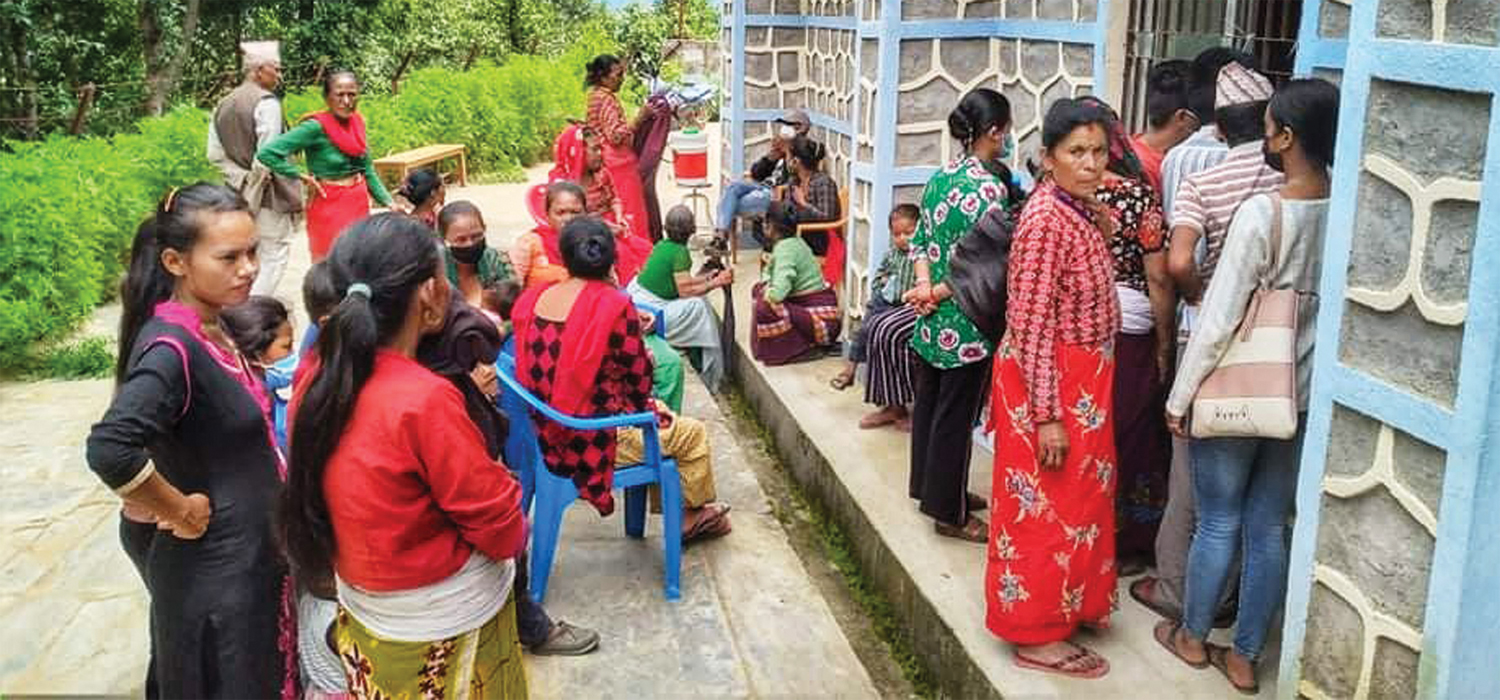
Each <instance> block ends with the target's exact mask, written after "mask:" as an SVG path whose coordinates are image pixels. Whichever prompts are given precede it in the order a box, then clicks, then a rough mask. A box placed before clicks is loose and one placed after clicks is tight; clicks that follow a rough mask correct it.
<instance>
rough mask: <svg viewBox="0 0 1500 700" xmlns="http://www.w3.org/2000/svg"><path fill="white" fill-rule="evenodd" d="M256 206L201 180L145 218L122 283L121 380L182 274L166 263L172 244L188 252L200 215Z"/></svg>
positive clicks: (118, 359)
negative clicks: (146, 328)
mask: <svg viewBox="0 0 1500 700" xmlns="http://www.w3.org/2000/svg"><path fill="white" fill-rule="evenodd" d="M249 210H250V207H249V206H248V205H247V204H245V200H244V198H243V197H241V196H240V195H239V194H238V193H236V192H235V191H234V190H231V189H229V188H228V187H224V186H223V185H211V184H209V183H207V182H198V183H195V184H192V185H189V186H187V187H184V188H182V189H180V190H179V189H173V190H172V191H171V192H169V193H167V196H165V197H163V198H162V200H161V202H160V203H158V204H157V206H156V211H155V212H153V213H152V214H151V217H150V218H148V219H146V220H145V221H143V222H141V225H140V227H139V228H137V229H136V231H135V240H134V241H133V242H132V243H131V246H130V266H129V267H128V268H127V270H126V273H125V279H124V280H123V281H121V282H120V305H121V311H120V334H119V337H118V338H117V340H118V346H117V351H118V354H117V355H116V357H115V384H116V386H118V385H119V384H120V383H121V382H124V381H125V375H126V374H127V373H129V371H130V358H131V354H132V351H133V350H134V349H135V341H136V336H138V335H140V332H141V327H142V326H145V325H146V321H148V320H150V318H151V316H152V315H153V314H155V313H156V305H157V304H160V303H162V302H164V301H166V300H168V299H171V298H172V292H173V291H174V290H175V289H176V288H177V278H176V277H173V276H172V274H171V273H170V272H167V268H166V267H165V266H163V265H162V262H161V254H162V253H163V252H165V251H166V250H168V249H172V250H176V251H178V252H180V253H187V252H188V251H190V250H192V249H193V246H194V245H195V244H197V242H198V236H199V234H200V233H202V230H201V229H202V227H203V221H202V218H201V217H200V216H199V214H204V213H227V212H236V211H243V212H248V211H249Z"/></svg>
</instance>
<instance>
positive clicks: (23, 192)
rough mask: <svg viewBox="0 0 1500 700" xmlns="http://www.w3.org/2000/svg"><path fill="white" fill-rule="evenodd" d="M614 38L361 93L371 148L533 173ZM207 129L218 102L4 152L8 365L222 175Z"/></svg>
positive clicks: (314, 102) (90, 302)
mask: <svg viewBox="0 0 1500 700" xmlns="http://www.w3.org/2000/svg"><path fill="white" fill-rule="evenodd" d="M606 48H607V46H605V45H603V44H602V40H600V39H598V38H597V37H595V38H594V39H593V40H588V41H582V42H579V43H578V44H576V45H575V46H574V47H573V48H572V49H570V50H569V51H568V52H567V53H566V54H564V55H563V56H559V57H553V58H543V57H535V56H516V57H513V58H511V59H509V60H507V61H506V62H505V64H504V65H500V66H495V65H481V66H478V67H476V68H474V69H473V70H470V71H468V72H457V71H452V70H444V69H440V68H429V69H424V70H420V71H417V72H416V73H414V74H412V75H411V76H410V77H409V78H408V79H407V80H405V81H404V82H403V83H402V86H401V93H400V95H399V96H389V95H380V96H371V97H368V98H366V99H365V100H362V101H361V104H360V111H361V112H363V113H364V114H365V119H366V122H367V127H368V130H369V134H370V144H371V151H372V152H373V153H375V154H376V155H377V156H382V155H387V154H389V153H393V152H396V151H401V150H405V149H409V148H414V147H417V146H421V145H426V144H432V143H444V142H446V143H463V144H466V145H467V146H468V147H469V154H470V155H469V163H470V166H469V167H470V170H471V171H472V172H499V173H501V174H502V175H507V176H510V177H516V176H519V175H520V172H521V168H522V167H523V166H525V165H528V164H531V163H534V162H536V161H537V160H538V159H541V158H544V157H546V156H547V155H548V151H549V149H550V147H551V143H552V139H553V137H554V135H555V134H556V133H557V132H558V131H559V130H560V129H561V128H562V126H563V124H564V123H565V122H566V120H567V118H568V117H580V118H581V117H582V116H583V112H584V89H583V66H584V64H585V63H586V61H587V60H588V58H589V57H590V56H592V55H593V53H594V52H596V51H600V50H603V49H606ZM320 108H322V97H321V95H319V94H318V93H317V91H316V90H308V91H303V92H300V93H295V94H292V95H289V96H288V98H287V101H286V110H287V113H288V115H290V116H291V117H292V118H293V119H295V118H296V117H298V116H300V115H302V114H305V113H307V112H310V111H313V110H316V109H320ZM207 129H208V114H207V112H205V111H204V110H200V109H193V108H188V107H182V108H178V109H176V110H174V111H172V112H171V113H169V114H167V115H165V116H163V117H159V118H154V119H147V120H143V121H141V122H140V123H139V124H138V125H137V133H129V134H117V135H115V136H113V137H108V138H69V137H63V136H53V137H51V138H49V139H48V140H46V141H41V142H36V143H17V142H10V143H7V144H5V145H6V148H5V149H0V183H4V184H3V186H0V371H4V370H8V369H12V368H15V367H18V366H19V365H20V364H21V363H22V361H23V360H24V358H25V354H26V351H27V349H28V348H29V347H30V346H31V345H32V344H33V343H35V342H36V341H38V340H42V339H55V338H58V337H59V336H61V335H62V334H64V333H66V332H67V331H69V330H70V329H72V328H73V327H75V326H76V325H77V324H78V322H79V321H81V320H82V319H83V318H85V317H86V316H87V315H88V314H89V313H90V312H92V311H93V309H94V308H95V307H96V306H98V305H99V304H100V303H101V302H103V301H105V300H107V299H108V298H110V297H111V296H112V295H113V290H114V288H115V287H116V286H117V285H118V282H119V276H120V274H121V272H122V271H123V269H124V261H125V257H126V256H127V255H128V254H129V247H130V240H131V237H132V235H133V234H134V232H135V229H136V227H137V226H138V225H139V223H140V221H141V220H142V219H143V218H144V217H146V216H147V215H149V214H150V213H151V210H152V208H153V207H154V206H155V203H156V201H157V199H158V198H159V197H161V196H162V195H163V193H165V192H166V191H167V190H168V189H170V188H171V187H174V186H180V185H184V184H188V183H191V182H193V181H196V180H200V179H204V180H218V179H219V175H218V172H217V170H215V169H214V167H213V166H212V165H210V164H209V163H208V161H207V160H206V159H205V156H204V143H205V140H206V138H207ZM7 151H8V152H7Z"/></svg>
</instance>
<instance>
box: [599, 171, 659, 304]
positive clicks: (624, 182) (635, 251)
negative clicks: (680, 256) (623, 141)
mask: <svg viewBox="0 0 1500 700" xmlns="http://www.w3.org/2000/svg"><path fill="white" fill-rule="evenodd" d="M603 147H604V167H605V168H606V169H607V170H609V177H610V180H612V181H613V182H614V185H615V197H617V198H618V199H619V200H620V204H621V205H622V208H623V209H624V210H625V221H623V222H621V223H623V224H624V225H625V229H626V236H625V237H624V239H623V240H621V241H620V242H619V245H618V248H619V261H618V262H617V264H616V269H615V273H616V274H617V275H618V276H619V278H620V285H621V286H624V285H627V284H630V280H632V279H635V274H636V273H637V272H639V271H640V269H641V266H642V265H644V264H645V262H646V256H648V255H650V254H651V245H652V242H651V223H650V221H651V219H650V214H649V213H648V212H647V210H646V190H645V188H644V187H642V185H641V174H640V173H639V172H638V171H637V163H638V162H639V161H638V160H637V159H636V156H635V151H632V150H630V148H629V147H628V146H615V145H612V144H610V143H608V142H605V143H604V144H603Z"/></svg>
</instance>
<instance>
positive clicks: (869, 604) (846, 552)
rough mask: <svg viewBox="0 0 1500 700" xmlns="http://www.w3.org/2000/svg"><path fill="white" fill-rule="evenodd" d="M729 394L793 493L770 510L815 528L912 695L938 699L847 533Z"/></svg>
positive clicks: (738, 396) (735, 394)
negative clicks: (792, 472) (794, 473)
mask: <svg viewBox="0 0 1500 700" xmlns="http://www.w3.org/2000/svg"><path fill="white" fill-rule="evenodd" d="M725 393H726V399H727V401H728V403H729V405H730V407H731V409H732V410H733V412H734V415H735V417H736V419H738V420H739V421H740V422H741V423H742V424H743V425H746V426H749V427H750V429H751V430H753V431H754V432H755V435H756V438H757V439H758V440H759V442H760V445H761V449H763V450H764V451H765V452H766V454H767V455H768V456H769V457H770V459H771V461H772V462H773V463H775V465H776V468H777V469H778V470H780V471H781V472H782V473H783V474H784V475H785V476H786V479H785V482H786V490H787V492H788V494H789V495H790V502H789V503H782V502H777V501H775V500H774V499H773V501H772V507H773V508H774V513H775V515H776V519H777V520H779V521H781V522H782V523H783V524H787V525H790V524H791V522H790V521H792V520H793V519H800V520H802V521H804V522H805V523H806V524H807V525H809V526H810V527H811V528H812V531H813V532H814V533H815V534H816V537H817V540H818V544H819V545H820V546H821V548H822V552H823V555H824V556H825V557H827V559H828V561H829V562H830V563H831V564H832V566H833V568H834V569H836V570H838V572H839V575H840V576H841V577H842V579H843V583H844V585H845V586H846V587H847V588H848V591H849V596H850V598H852V599H853V600H854V602H855V604H856V605H858V606H859V609H860V610H861V611H862V612H863V613H864V615H865V616H866V617H868V618H869V620H870V622H871V625H872V627H873V628H874V630H875V634H876V636H877V637H879V638H880V641H881V642H882V643H883V644H884V645H885V647H886V650H887V651H888V652H889V653H890V655H891V658H892V659H894V660H895V662H896V664H897V665H898V666H900V667H901V674H902V675H903V676H904V677H905V678H906V681H907V682H908V683H910V684H911V686H912V690H913V692H914V693H915V694H916V695H917V696H918V697H921V698H936V697H938V690H937V683H936V681H935V680H934V678H933V677H932V673H931V672H930V671H929V670H928V669H927V667H925V666H923V665H922V663H921V662H920V661H918V660H917V655H916V652H915V651H913V649H912V641H911V636H910V635H909V634H907V632H906V629H905V628H904V627H903V626H902V625H901V621H900V620H899V619H898V618H897V617H896V613H895V608H894V607H893V606H892V605H891V602H890V600H888V599H887V598H886V597H885V595H883V594H882V593H881V592H880V590H879V589H878V588H877V587H876V585H875V582H874V580H873V579H871V578H870V577H869V576H867V575H866V574H865V572H864V568H863V567H862V566H861V565H860V563H859V557H858V556H857V555H856V554H855V548H854V544H853V543H852V542H851V541H850V539H849V535H848V533H846V532H845V531H844V528H843V527H842V526H841V525H839V523H838V522H837V521H836V520H835V519H834V518H833V516H832V515H831V514H830V513H829V512H828V509H827V508H825V507H824V506H823V504H822V503H821V502H820V501H818V500H817V499H816V498H814V497H812V496H810V495H809V494H808V493H807V492H806V491H804V490H803V488H802V486H801V484H799V483H798V482H797V480H796V479H795V478H794V477H793V476H792V475H791V473H790V472H788V471H787V470H786V467H785V466H784V465H783V464H782V463H781V461H780V460H779V459H777V458H776V455H775V452H774V451H773V450H772V447H771V446H772V445H774V444H775V440H774V438H773V437H772V436H771V433H770V431H769V430H768V429H767V428H766V426H765V425H764V424H762V423H761V422H760V419H759V417H758V416H756V414H755V411H754V410H753V409H752V408H751V407H750V403H749V402H748V401H746V400H745V397H744V395H743V394H742V393H740V392H739V391H738V389H735V390H732V391H729V392H725Z"/></svg>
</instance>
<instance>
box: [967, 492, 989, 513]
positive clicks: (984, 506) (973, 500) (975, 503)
mask: <svg viewBox="0 0 1500 700" xmlns="http://www.w3.org/2000/svg"><path fill="white" fill-rule="evenodd" d="M964 497H965V498H967V499H969V510H989V509H990V502H989V501H987V500H985V498H984V496H981V495H979V494H977V493H968V494H964Z"/></svg>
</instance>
